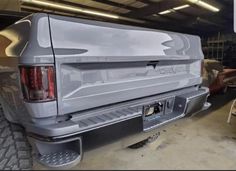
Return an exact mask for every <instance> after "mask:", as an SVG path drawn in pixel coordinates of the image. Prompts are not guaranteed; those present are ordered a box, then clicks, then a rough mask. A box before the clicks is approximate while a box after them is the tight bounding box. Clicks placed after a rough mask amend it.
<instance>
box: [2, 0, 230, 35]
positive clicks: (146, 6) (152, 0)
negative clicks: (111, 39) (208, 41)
mask: <svg viewBox="0 0 236 171" xmlns="http://www.w3.org/2000/svg"><path fill="white" fill-rule="evenodd" d="M27 1H30V0H21V1H20V2H21V3H20V9H21V13H18V14H17V13H16V12H15V13H12V12H11V14H10V13H9V11H8V13H9V14H8V15H7V14H5V15H4V14H3V13H4V12H5V13H7V12H6V11H0V21H1V23H3V22H7V23H10V22H11V21H10V19H9V16H10V15H12V20H14V19H15V20H16V19H18V18H21V17H22V16H25V15H27V14H28V13H34V12H47V13H56V14H60V15H69V16H74V17H81V18H88V19H94V20H102V21H108V22H115V23H122V24H129V25H138V26H142V27H150V28H156V29H164V30H170V31H177V32H185V33H191V34H198V35H205V34H215V33H216V32H219V31H221V32H232V30H233V0H202V1H204V2H205V3H208V4H211V5H213V6H215V7H217V8H218V9H219V12H212V11H210V10H209V9H206V8H203V7H202V6H199V5H197V4H196V3H192V2H190V1H191V0H47V1H44V2H48V3H52V4H59V5H61V6H63V5H64V6H66V7H73V8H79V9H86V10H91V11H97V12H101V13H105V14H112V15H115V16H119V18H118V19H117V18H111V17H104V16H98V15H94V14H91V13H89V12H87V13H83V12H82V13H81V12H78V11H76V10H68V9H64V8H55V7H52V6H50V5H42V4H33V3H28V2H27ZM37 1H39V0H37ZM192 1H194V0H192ZM195 1H196V0H195ZM183 5H187V7H186V8H183V9H180V10H173V8H175V7H180V6H183ZM169 9H171V12H170V13H167V14H164V15H161V14H160V12H163V11H166V10H169ZM4 16H5V17H6V16H8V17H6V19H5V20H4ZM1 17H2V18H1Z"/></svg>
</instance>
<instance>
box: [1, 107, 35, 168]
mask: <svg viewBox="0 0 236 171" xmlns="http://www.w3.org/2000/svg"><path fill="white" fill-rule="evenodd" d="M32 166H33V160H32V153H31V146H30V144H29V142H28V140H27V137H26V136H25V132H24V129H23V128H21V127H20V126H18V125H16V124H12V123H10V122H8V121H7V120H6V118H5V117H4V114H3V110H2V108H1V105H0V169H1V170H32Z"/></svg>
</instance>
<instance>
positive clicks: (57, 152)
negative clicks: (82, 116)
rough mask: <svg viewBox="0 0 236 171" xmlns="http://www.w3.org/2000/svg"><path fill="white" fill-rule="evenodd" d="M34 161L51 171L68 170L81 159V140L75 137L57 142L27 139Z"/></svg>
mask: <svg viewBox="0 0 236 171" xmlns="http://www.w3.org/2000/svg"><path fill="white" fill-rule="evenodd" d="M29 140H30V142H31V144H32V147H33V151H34V153H35V159H36V161H38V162H39V163H40V164H42V165H43V166H46V167H49V168H52V169H68V168H71V167H73V166H75V165H77V164H79V162H80V161H81V159H82V155H83V151H82V138H81V137H75V138H71V139H66V140H59V141H51V142H48V141H41V140H38V139H34V138H32V137H29Z"/></svg>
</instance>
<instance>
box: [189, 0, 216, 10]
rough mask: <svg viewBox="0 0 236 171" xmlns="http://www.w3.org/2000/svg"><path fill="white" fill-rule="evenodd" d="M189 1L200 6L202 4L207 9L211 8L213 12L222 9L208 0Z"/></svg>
mask: <svg viewBox="0 0 236 171" xmlns="http://www.w3.org/2000/svg"><path fill="white" fill-rule="evenodd" d="M188 1H189V2H191V3H194V4H196V5H198V6H201V7H203V8H205V9H208V10H210V11H212V12H219V11H220V9H219V8H217V7H215V6H213V5H211V4H208V3H206V2H203V1H201V0H188Z"/></svg>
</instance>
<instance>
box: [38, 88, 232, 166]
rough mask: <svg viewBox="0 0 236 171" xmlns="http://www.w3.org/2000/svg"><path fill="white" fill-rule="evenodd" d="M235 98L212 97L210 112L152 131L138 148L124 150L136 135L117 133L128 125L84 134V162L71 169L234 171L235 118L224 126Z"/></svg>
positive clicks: (228, 94)
mask: <svg viewBox="0 0 236 171" xmlns="http://www.w3.org/2000/svg"><path fill="white" fill-rule="evenodd" d="M235 97H236V90H230V91H229V92H228V93H227V94H225V95H217V96H214V97H212V98H211V99H210V101H211V102H212V104H213V107H211V109H210V110H208V111H207V112H202V113H200V114H198V115H195V116H193V117H191V118H185V119H182V120H179V121H177V122H175V123H173V124H170V125H167V126H165V127H162V128H161V129H159V130H154V131H152V133H158V132H160V136H159V137H158V138H157V140H155V141H154V142H151V143H148V144H146V145H145V146H144V147H142V148H139V149H129V148H125V146H126V145H127V144H129V143H130V140H131V139H135V138H136V137H138V136H139V135H137V134H135V135H133V134H132V136H130V135H127V134H124V135H123V134H122V133H121V132H123V131H124V130H126V129H127V130H128V127H127V124H130V123H126V125H124V126H115V127H114V128H113V129H114V130H115V131H114V132H112V133H107V132H104V131H100V133H99V132H94V133H90V134H88V135H85V138H84V141H85V143H84V144H85V151H86V153H85V155H84V160H83V161H82V162H81V164H80V165H78V166H76V167H74V169H134V170H136V169H235V168H236V162H235V160H236V117H235V118H232V123H231V125H228V124H227V123H226V120H227V117H228V112H229V109H230V105H231V103H232V99H233V98H235ZM135 122H140V121H135ZM133 125H134V124H133ZM111 129H112V128H111ZM111 129H109V130H111ZM135 129H136V128H135V126H132V130H131V131H128V132H135ZM137 129H138V128H137ZM137 129H136V132H137ZM115 135H117V136H115ZM140 136H141V134H140ZM117 139H118V140H117ZM114 140H115V141H114ZM113 141H114V142H113ZM98 147H99V148H98ZM34 168H35V169H44V168H43V167H42V166H40V165H39V164H35V166H34Z"/></svg>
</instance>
